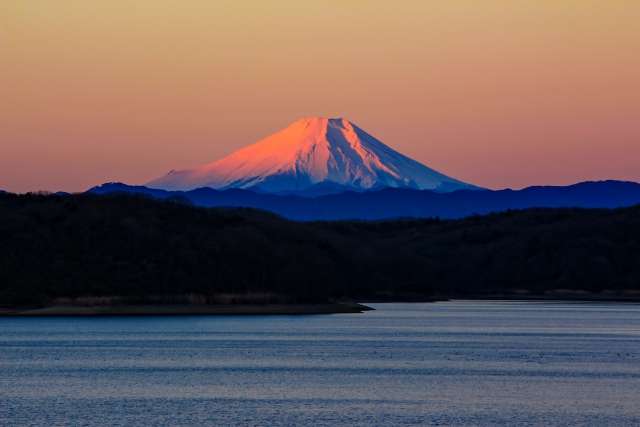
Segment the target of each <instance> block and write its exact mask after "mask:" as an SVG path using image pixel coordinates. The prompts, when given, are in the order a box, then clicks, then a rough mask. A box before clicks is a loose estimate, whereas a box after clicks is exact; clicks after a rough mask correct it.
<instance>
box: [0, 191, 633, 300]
mask: <svg viewBox="0 0 640 427" xmlns="http://www.w3.org/2000/svg"><path fill="white" fill-rule="evenodd" d="M556 289H569V290H571V289H572V290H586V291H590V292H600V291H603V290H614V291H623V290H625V291H633V290H636V291H637V290H640V207H630V208H622V209H615V210H580V209H532V210H524V211H510V212H505V213H501V214H493V215H488V216H477V217H470V218H466V219H460V220H397V221H377V222H308V223H299V222H292V221H288V220H285V219H282V218H280V217H277V216H275V215H272V214H269V213H265V212H261V211H256V210H251V209H221V208H216V209H205V208H197V207H192V206H188V205H185V204H182V203H180V202H175V201H174V202H171V201H158V200H153V199H149V198H145V197H139V196H132V195H128V196H127V195H113V196H96V195H90V194H85V195H73V196H71V195H49V196H46V195H21V196H17V195H12V194H0V305H20V304H34V303H46V302H47V301H50V300H51V299H52V298H57V297H77V296H101V295H103V296H112V295H124V296H131V297H145V296H148V295H184V294H197V295H201V296H203V297H204V298H207V296H212V295H216V294H220V293H231V294H242V293H246V292H255V293H268V294H274V295H283V296H286V298H287V300H289V301H297V302H311V301H325V300H328V299H338V298H343V297H348V298H377V297H387V298H391V299H393V298H394V297H395V298H397V297H399V296H407V295H413V296H417V297H430V296H433V295H440V296H442V295H444V296H482V295H490V294H495V293H501V292H513V291H515V290H528V291H529V292H531V293H535V294H540V293H543V292H545V291H549V290H556Z"/></svg>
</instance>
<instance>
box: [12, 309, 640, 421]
mask: <svg viewBox="0 0 640 427" xmlns="http://www.w3.org/2000/svg"><path fill="white" fill-rule="evenodd" d="M369 305H370V306H372V307H374V308H376V311H370V312H366V313H363V314H336V315H316V316H184V317H180V316H177V317H170V316H154V317H102V318H70V317H63V318H0V425H7V426H9V425H11V426H14V425H16V426H18V425H19V426H26V425H47V426H49V425H87V426H93V425H95V426H98V425H100V426H102V425H123V426H124V425H148V426H151V425H171V426H182V425H185V426H186V425H263V426H271V425H302V424H313V425H362V426H371V425H425V424H426V425H567V424H581V425H615V426H627V425H628V426H631V425H640V305H636V304H616V303H560V302H518V301H510V302H506V301H451V302H442V303H433V304H405V303H402V304H400V303H398V304H395V303H394V304H369Z"/></svg>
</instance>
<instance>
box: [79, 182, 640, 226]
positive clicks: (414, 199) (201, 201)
mask: <svg viewBox="0 0 640 427" xmlns="http://www.w3.org/2000/svg"><path fill="white" fill-rule="evenodd" d="M88 192H89V193H93V194H113V193H133V194H143V195H146V196H150V197H154V198H157V199H175V200H182V201H188V202H189V203H191V204H193V205H196V206H204V207H224V206H227V207H250V208H257V209H263V210H267V211H271V212H274V213H276V214H279V215H281V216H284V217H286V218H290V219H296V220H338V219H367V220H375V219H385V218H401V217H413V218H427V217H439V218H462V217H466V216H470V215H476V214H487V213H492V212H500V211H505V210H511V209H526V208H533V207H581V208H617V207H624V206H631V205H636V204H640V184H638V183H634V182H625V181H597V182H582V183H579V184H574V185H569V186H540V187H528V188H525V189H522V190H495V191H494V190H481V191H478V190H459V191H454V192H451V193H438V192H433V191H428V190H411V189H393V188H386V189H382V190H377V191H366V192H343V193H339V194H330V195H322V196H317V197H303V196H298V195H275V194H265V193H257V192H254V191H249V190H239V189H231V190H221V191H220V190H214V189H211V188H199V189H195V190H190V191H166V190H157V189H151V188H147V187H143V186H131V185H126V184H122V183H107V184H103V185H100V186H97V187H94V188H92V189H90V190H89V191H88Z"/></svg>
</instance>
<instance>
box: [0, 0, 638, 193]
mask: <svg viewBox="0 0 640 427" xmlns="http://www.w3.org/2000/svg"><path fill="white" fill-rule="evenodd" d="M639 22H640V1H637V0H628V1H625V0H608V1H605V0H599V1H590V0H535V1H534V0H532V1H524V0H523V1H519V0H500V1H498V0H483V1H477V0H466V1H461V0H441V1H426V0H422V1H395V2H389V1H373V0H367V1H365V0H351V1H349V0H342V1H326V0H325V1H317V2H302V1H299V0H289V1H258V0H255V1H242V0H233V1H218V0H216V1H210V0H180V1H168V0H143V1H134V0H127V1H118V0H92V1H86V0H77V1H75V0H74V1H71V0H5V1H2V2H1V3H0V95H1V97H2V101H1V102H0V188H2V189H5V190H10V191H20V192H22V191H30V190H39V189H47V190H67V191H79V190H84V189H87V188H88V187H90V186H92V185H96V184H99V183H102V182H105V181H123V182H127V183H142V182H146V181H148V180H150V179H152V178H155V177H157V176H159V175H162V174H164V173H165V172H167V171H168V170H169V169H174V168H176V169H178V168H180V169H181V168H187V167H192V166H195V165H198V164H200V163H204V162H209V161H211V160H215V159H217V158H219V157H222V156H223V155H225V154H227V153H229V152H231V151H233V150H235V149H237V148H240V147H242V146H244V145H247V144H250V143H253V142H255V141H257V140H258V139H259V138H261V137H264V136H266V135H268V134H270V133H272V132H274V131H276V130H278V129H280V128H282V127H284V126H286V125H288V124H289V123H290V122H292V121H294V120H296V119H298V118H300V117H303V116H314V115H319V116H330V117H345V118H348V119H350V120H351V121H353V122H355V123H356V124H358V125H359V126H360V127H362V128H363V129H365V130H366V131H368V132H370V133H372V134H373V135H374V136H376V137H378V138H379V139H381V140H382V141H383V142H385V143H386V144H388V145H390V146H392V147H393V148H395V149H397V150H398V151H400V152H402V153H404V154H406V155H409V156H410V157H413V158H415V159H416V160H418V161H421V162H423V163H425V164H426V165H428V166H430V167H433V168H436V169H438V170H440V171H441V172H444V173H446V174H449V175H451V176H454V177H456V178H459V179H462V180H465V181H468V182H471V183H474V184H477V185H481V186H487V187H491V188H503V187H513V188H519V187H523V186H527V185H533V184H567V183H573V182H577V181H582V180H588V179H607V178H611V179H627V180H635V181H640V30H639V29H638V28H639V26H638V25H639Z"/></svg>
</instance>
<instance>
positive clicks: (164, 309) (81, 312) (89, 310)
mask: <svg viewBox="0 0 640 427" xmlns="http://www.w3.org/2000/svg"><path fill="white" fill-rule="evenodd" d="M369 310H373V308H371V307H367V306H366V305H363V304H358V303H335V304H262V305H258V304H255V305H254V304H237V305H236V304H228V305H223V304H219V305H191V304H173V305H114V306H49V307H37V308H36V307H32V308H27V307H20V308H18V307H16V308H0V317H55V316H200V315H243V316H244V315H307V314H340V313H363V312H365V311H369Z"/></svg>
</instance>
